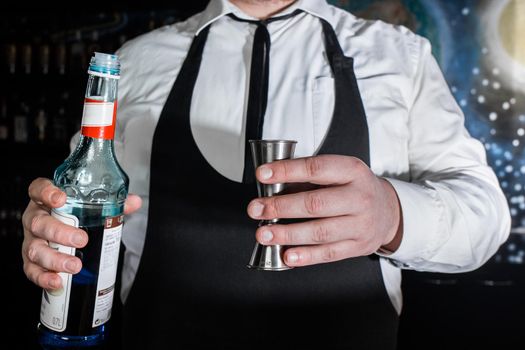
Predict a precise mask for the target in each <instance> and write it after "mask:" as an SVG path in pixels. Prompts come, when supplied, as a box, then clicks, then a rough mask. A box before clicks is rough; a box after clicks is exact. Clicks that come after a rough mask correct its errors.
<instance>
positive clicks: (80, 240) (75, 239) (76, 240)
mask: <svg viewBox="0 0 525 350" xmlns="http://www.w3.org/2000/svg"><path fill="white" fill-rule="evenodd" d="M71 243H73V245H74V246H83V245H84V243H85V242H84V237H83V236H82V235H81V234H77V233H75V234H73V235H71Z"/></svg>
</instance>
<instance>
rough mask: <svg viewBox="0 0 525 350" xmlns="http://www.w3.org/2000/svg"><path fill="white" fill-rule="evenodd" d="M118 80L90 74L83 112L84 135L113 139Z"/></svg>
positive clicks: (82, 132)
mask: <svg viewBox="0 0 525 350" xmlns="http://www.w3.org/2000/svg"><path fill="white" fill-rule="evenodd" d="M117 88H118V80H117V79H115V78H111V77H107V76H98V75H94V74H90V75H89V79H88V84H87V88H86V95H85V100H84V111H83V114H82V130H81V134H82V136H85V137H89V138H94V139H103V140H113V138H114V137H115V123H116V119H117Z"/></svg>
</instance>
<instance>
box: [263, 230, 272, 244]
mask: <svg viewBox="0 0 525 350" xmlns="http://www.w3.org/2000/svg"><path fill="white" fill-rule="evenodd" d="M261 238H262V241H263V243H267V242H270V241H271V240H272V239H273V233H272V231H268V230H265V231H264V232H263V233H262V237H261Z"/></svg>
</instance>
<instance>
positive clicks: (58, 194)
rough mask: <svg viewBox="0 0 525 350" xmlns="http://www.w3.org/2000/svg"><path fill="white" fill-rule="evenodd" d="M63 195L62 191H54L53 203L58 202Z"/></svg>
mask: <svg viewBox="0 0 525 350" xmlns="http://www.w3.org/2000/svg"><path fill="white" fill-rule="evenodd" d="M61 197H62V193H61V192H58V191H56V192H54V193H53V194H52V195H51V201H52V202H53V203H56V202H58V201H59V200H60V198H61Z"/></svg>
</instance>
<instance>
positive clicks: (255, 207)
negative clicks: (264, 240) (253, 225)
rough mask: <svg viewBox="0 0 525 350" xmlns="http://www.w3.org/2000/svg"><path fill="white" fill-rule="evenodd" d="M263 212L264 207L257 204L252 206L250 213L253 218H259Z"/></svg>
mask: <svg viewBox="0 0 525 350" xmlns="http://www.w3.org/2000/svg"><path fill="white" fill-rule="evenodd" d="M263 211H264V205H263V204H262V203H259V202H255V203H254V204H252V208H251V213H252V215H253V216H261V215H262V213H263Z"/></svg>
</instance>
